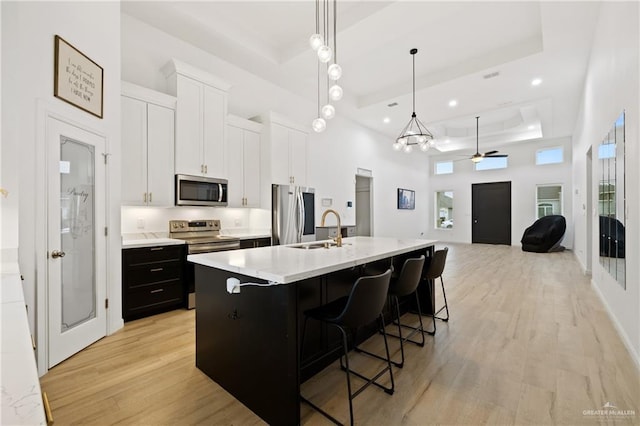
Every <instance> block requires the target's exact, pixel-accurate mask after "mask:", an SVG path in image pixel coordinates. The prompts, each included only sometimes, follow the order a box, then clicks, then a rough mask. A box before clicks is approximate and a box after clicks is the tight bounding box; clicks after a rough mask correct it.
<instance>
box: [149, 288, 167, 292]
mask: <svg viewBox="0 0 640 426" xmlns="http://www.w3.org/2000/svg"><path fill="white" fill-rule="evenodd" d="M163 291H164V288H157V289H155V290H151V291H150V292H149V293H162V292H163Z"/></svg>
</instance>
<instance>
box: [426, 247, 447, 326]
mask: <svg viewBox="0 0 640 426" xmlns="http://www.w3.org/2000/svg"><path fill="white" fill-rule="evenodd" d="M448 252H449V248H448V247H445V248H443V249H440V250H436V252H435V253H434V255H433V259H432V260H431V264H430V265H429V269H428V270H427V273H426V274H425V279H427V280H434V281H435V279H436V278H438V277H439V278H440V285H441V286H442V296H443V297H444V306H443V307H441V308H440V309H438V310H437V311H436V307H435V300H434V303H433V306H432V308H433V320H434V322H433V330H434V332H435V326H436V323H435V320H436V318H437V319H439V320H441V321H445V322H446V321H449V305H448V304H447V293H446V292H445V291H444V281H443V280H442V273H443V272H444V265H445V263H446V262H447V253H448ZM443 309H446V312H447V316H446V317H445V318H442V317H439V316H437V315H438V314H439V313H440V312H441V311H442V310H443Z"/></svg>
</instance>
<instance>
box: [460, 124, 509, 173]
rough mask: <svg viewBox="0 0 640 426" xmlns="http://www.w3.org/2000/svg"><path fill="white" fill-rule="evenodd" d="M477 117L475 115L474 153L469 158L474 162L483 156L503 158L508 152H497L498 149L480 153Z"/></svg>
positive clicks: (480, 159)
mask: <svg viewBox="0 0 640 426" xmlns="http://www.w3.org/2000/svg"><path fill="white" fill-rule="evenodd" d="M479 118H480V116H476V153H475V154H473V155H472V156H471V157H469V159H470V160H471V161H473V162H474V163H479V162H480V161H482V159H483V158H505V157H508V156H509V155H508V154H498V151H495V150H494V151H487V152H485V153H484V154H480V150H479V148H478V137H479V131H478V130H479V121H478V120H479Z"/></svg>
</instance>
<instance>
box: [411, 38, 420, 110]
mask: <svg viewBox="0 0 640 426" xmlns="http://www.w3.org/2000/svg"><path fill="white" fill-rule="evenodd" d="M414 50H415V52H414V51H413V50H412V51H411V57H412V58H413V115H412V117H415V116H416V53H418V49H414Z"/></svg>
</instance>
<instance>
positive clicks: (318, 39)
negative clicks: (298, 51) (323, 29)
mask: <svg viewBox="0 0 640 426" xmlns="http://www.w3.org/2000/svg"><path fill="white" fill-rule="evenodd" d="M323 44H324V39H323V38H322V35H320V34H313V35H312V36H311V37H309V46H311V48H312V49H313V50H316V51H317V50H318V49H319V48H320V46H322V45H323Z"/></svg>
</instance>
